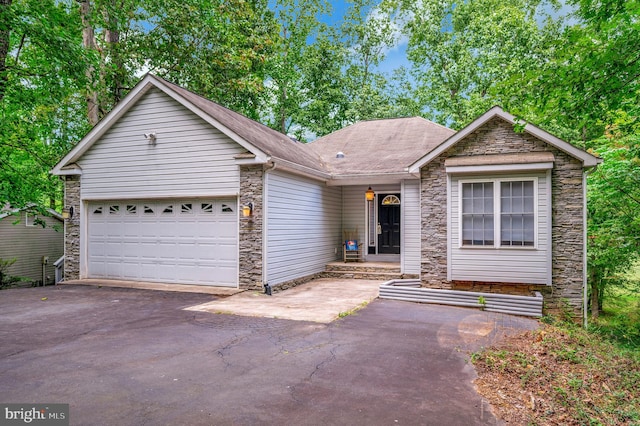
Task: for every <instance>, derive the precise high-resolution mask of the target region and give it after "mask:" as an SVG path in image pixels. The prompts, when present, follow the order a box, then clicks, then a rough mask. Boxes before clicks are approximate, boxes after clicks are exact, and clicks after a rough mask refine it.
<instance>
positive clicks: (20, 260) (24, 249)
mask: <svg viewBox="0 0 640 426" xmlns="http://www.w3.org/2000/svg"><path fill="white" fill-rule="evenodd" d="M25 215H26V213H25V212H24V211H23V212H20V215H19V216H7V217H5V218H3V219H0V258H1V259H4V260H7V259H13V258H16V259H17V260H16V263H14V264H13V265H12V266H11V267H10V268H9V275H13V276H17V277H24V278H28V279H30V280H32V281H40V280H42V256H49V264H48V265H47V266H46V275H47V282H48V283H52V282H53V280H54V277H55V267H54V266H53V263H54V262H55V261H56V260H58V259H59V258H60V257H61V256H62V254H63V251H64V247H63V244H64V233H63V232H62V231H63V226H64V225H63V223H62V222H61V221H60V220H58V219H55V218H51V217H41V219H43V220H45V221H46V222H47V227H46V228H42V227H41V226H26V225H25ZM18 218H19V219H20V221H19V222H18V223H16V224H15V225H14V224H13V223H14V222H15V221H16V220H18ZM54 227H55V228H54ZM56 229H58V231H56Z"/></svg>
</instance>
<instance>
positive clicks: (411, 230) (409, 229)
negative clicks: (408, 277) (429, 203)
mask: <svg viewBox="0 0 640 426" xmlns="http://www.w3.org/2000/svg"><path fill="white" fill-rule="evenodd" d="M402 229H403V230H404V232H403V234H402V250H401V254H402V272H403V273H405V274H419V273H420V239H421V238H420V181H418V180H405V181H404V182H403V186H402Z"/></svg>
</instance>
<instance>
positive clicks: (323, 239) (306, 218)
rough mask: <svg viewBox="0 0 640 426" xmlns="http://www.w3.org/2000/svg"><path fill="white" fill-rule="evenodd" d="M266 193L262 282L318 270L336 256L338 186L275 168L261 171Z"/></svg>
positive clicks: (270, 282)
mask: <svg viewBox="0 0 640 426" xmlns="http://www.w3.org/2000/svg"><path fill="white" fill-rule="evenodd" d="M265 194H266V212H265V227H266V264H267V267H266V273H265V281H266V282H267V283H269V284H271V285H275V284H279V283H282V282H285V281H289V280H293V279H296V278H301V277H304V276H307V275H311V274H314V273H318V272H321V271H323V270H324V268H325V266H326V264H327V263H328V262H331V261H334V260H336V259H337V258H338V256H339V255H340V250H341V246H340V241H341V232H342V226H341V217H340V210H341V209H340V207H341V202H342V201H341V189H340V188H337V187H328V186H326V185H325V184H324V183H322V182H318V181H314V180H312V179H307V178H304V177H300V176H295V175H291V174H286V173H283V172H279V171H274V172H270V173H267V174H266V179H265Z"/></svg>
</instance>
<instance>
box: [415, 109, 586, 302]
mask: <svg viewBox="0 0 640 426" xmlns="http://www.w3.org/2000/svg"><path fill="white" fill-rule="evenodd" d="M541 151H548V152H552V153H553V154H554V156H555V163H554V168H553V170H552V172H551V179H552V239H553V241H552V255H553V264H552V282H553V285H552V286H551V287H549V286H536V285H530V284H527V283H511V284H501V283H486V282H452V281H447V219H446V218H447V207H446V206H447V200H446V194H447V187H446V185H447V176H446V172H445V168H444V160H445V158H448V157H456V156H469V155H486V154H507V153H518V152H541ZM582 173H583V171H582V164H581V163H580V161H578V160H576V159H574V158H572V157H570V156H569V155H567V154H565V153H564V152H562V151H559V150H558V149H556V148H554V147H552V146H550V145H547V144H546V143H545V142H543V141H540V140H538V139H536V138H534V137H533V136H531V135H529V134H527V133H516V132H514V130H513V126H512V125H511V124H510V123H508V122H506V121H504V120H502V119H499V118H494V119H492V120H490V121H489V122H488V123H486V124H485V125H484V126H482V127H481V128H479V129H478V130H476V131H475V132H474V133H472V134H470V135H468V136H467V137H466V138H465V139H463V140H461V141H460V142H459V143H458V144H456V145H455V146H454V147H452V148H451V149H450V150H448V151H447V152H446V153H443V154H442V155H441V156H440V157H439V158H437V159H435V160H434V161H432V162H431V163H429V164H428V165H426V166H425V167H423V168H422V170H421V181H422V185H421V201H420V203H421V210H422V225H421V227H422V261H421V279H422V283H423V286H426V287H432V288H445V289H460V290H474V291H491V292H500V293H511V294H522V293H526V292H530V291H534V290H537V291H541V292H543V294H544V298H545V308H546V309H548V310H557V309H562V308H563V306H564V303H565V301H567V302H568V303H569V304H570V305H571V306H572V307H573V308H574V310H575V311H576V312H581V310H582V294H583V293H582V288H583V287H582V286H583V273H582V271H583V267H584V262H583V249H584V246H583V222H582V220H583V219H582V218H583V216H582V215H583V211H582V209H583V193H582Z"/></svg>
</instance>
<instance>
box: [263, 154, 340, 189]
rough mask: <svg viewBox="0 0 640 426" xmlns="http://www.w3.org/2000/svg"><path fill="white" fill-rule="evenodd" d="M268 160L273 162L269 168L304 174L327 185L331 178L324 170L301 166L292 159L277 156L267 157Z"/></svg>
mask: <svg viewBox="0 0 640 426" xmlns="http://www.w3.org/2000/svg"><path fill="white" fill-rule="evenodd" d="M269 160H270V161H271V162H273V165H274V166H273V168H271V169H270V170H276V169H277V170H283V171H285V172H289V173H293V174H296V175H301V176H305V177H308V178H311V179H315V180H320V181H322V182H326V183H327V185H329V180H330V179H331V175H330V174H328V173H325V172H321V171H319V170H315V169H312V168H310V167H306V166H302V165H300V164H297V163H294V162H292V161H288V160H283V159H282V158H278V157H269Z"/></svg>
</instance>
